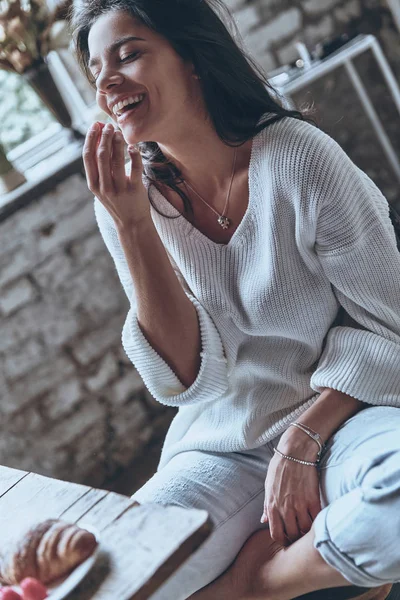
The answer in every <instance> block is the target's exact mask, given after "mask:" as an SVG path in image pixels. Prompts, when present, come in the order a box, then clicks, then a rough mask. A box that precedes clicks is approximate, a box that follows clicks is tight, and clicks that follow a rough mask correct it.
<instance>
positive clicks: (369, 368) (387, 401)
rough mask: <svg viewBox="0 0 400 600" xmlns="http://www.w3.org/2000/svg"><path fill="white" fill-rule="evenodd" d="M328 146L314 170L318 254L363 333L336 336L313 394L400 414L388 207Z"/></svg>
mask: <svg viewBox="0 0 400 600" xmlns="http://www.w3.org/2000/svg"><path fill="white" fill-rule="evenodd" d="M326 138H327V139H326ZM326 138H325V143H324V145H323V147H320V148H319V150H318V156H319V160H318V166H316V167H315V168H316V174H315V175H316V179H315V181H316V182H317V185H318V188H319V207H318V217H317V222H316V245H315V250H316V252H317V255H318V258H319V262H320V264H321V265H322V268H323V271H324V273H325V275H326V277H327V278H328V279H329V281H330V283H331V285H332V289H333V292H334V294H335V295H336V298H337V300H338V301H339V303H340V304H341V305H342V306H343V308H344V309H345V310H346V312H347V313H348V314H349V315H350V316H351V317H352V318H353V319H354V320H355V321H356V322H357V323H358V324H359V325H360V326H361V328H360V329H358V328H357V329H356V328H352V327H345V326H338V327H332V328H331V329H330V330H329V332H328V335H327V337H326V340H325V347H324V350H323V353H322V355H321V357H320V360H319V363H318V365H317V369H316V370H315V372H314V373H313V376H312V378H311V387H312V388H313V389H314V390H315V391H319V392H320V391H322V390H323V389H324V388H333V389H336V390H339V391H341V392H344V393H346V394H349V395H350V396H353V397H354V398H357V399H358V400H361V401H363V402H366V403H369V404H373V405H391V406H399V407H400V252H399V251H398V249H397V246H396V237H395V232H394V228H393V225H392V223H391V221H390V217H389V206H388V203H387V201H386V199H385V197H384V196H383V195H382V193H381V192H380V191H379V189H378V188H377V186H376V185H375V184H374V183H373V182H372V180H371V179H370V178H369V177H368V176H367V175H366V174H365V173H364V172H363V171H361V170H360V169H358V168H357V167H356V166H355V165H354V163H353V162H352V161H351V160H350V158H349V157H348V156H347V155H346V154H345V152H344V151H343V150H342V149H341V148H340V146H339V145H338V144H336V142H334V141H333V140H332V139H331V138H328V136H326Z"/></svg>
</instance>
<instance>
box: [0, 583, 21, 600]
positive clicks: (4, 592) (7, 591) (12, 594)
mask: <svg viewBox="0 0 400 600" xmlns="http://www.w3.org/2000/svg"><path fill="white" fill-rule="evenodd" d="M0 600H22V597H21V596H20V595H19V594H18V592H16V591H15V590H13V589H12V588H11V587H8V586H6V587H2V588H0Z"/></svg>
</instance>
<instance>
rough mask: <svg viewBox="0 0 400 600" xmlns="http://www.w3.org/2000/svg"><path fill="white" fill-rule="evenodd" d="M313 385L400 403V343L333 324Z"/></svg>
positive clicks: (369, 400) (380, 402)
mask: <svg viewBox="0 0 400 600" xmlns="http://www.w3.org/2000/svg"><path fill="white" fill-rule="evenodd" d="M311 387H312V388H313V389H314V390H315V391H317V392H322V390H323V389H324V388H332V389H335V390H338V391H340V392H343V393H344V394H348V395H349V396H353V397H354V398H357V399H358V400H361V401H363V402H367V403H369V404H375V405H390V406H400V345H398V344H396V343H395V342H392V341H390V340H387V339H385V338H383V337H382V336H380V335H377V334H375V333H372V332H371V331H363V330H359V329H353V328H351V327H334V328H333V329H332V330H331V331H330V333H329V334H328V338H327V342H326V346H325V349H324V352H323V353H322V356H321V359H320V361H319V365H318V368H317V369H316V371H315V372H314V374H313V376H312V378H311Z"/></svg>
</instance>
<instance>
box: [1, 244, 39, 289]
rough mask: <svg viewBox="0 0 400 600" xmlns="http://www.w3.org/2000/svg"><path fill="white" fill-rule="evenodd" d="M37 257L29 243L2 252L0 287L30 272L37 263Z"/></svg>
mask: <svg viewBox="0 0 400 600" xmlns="http://www.w3.org/2000/svg"><path fill="white" fill-rule="evenodd" d="M0 239H1V237H0ZM35 259H36V257H35V251H34V248H32V247H31V246H29V245H28V246H25V247H21V248H18V249H15V250H13V251H12V252H9V253H4V254H2V255H1V256H0V287H2V286H3V285H6V284H7V283H10V282H11V281H12V280H13V279H17V277H20V276H21V275H26V274H27V273H28V272H30V270H31V268H32V266H33V265H34V264H35Z"/></svg>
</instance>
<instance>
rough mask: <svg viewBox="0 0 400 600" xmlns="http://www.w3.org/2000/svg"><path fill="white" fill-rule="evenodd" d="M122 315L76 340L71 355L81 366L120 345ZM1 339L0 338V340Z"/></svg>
mask: <svg viewBox="0 0 400 600" xmlns="http://www.w3.org/2000/svg"><path fill="white" fill-rule="evenodd" d="M124 321H125V316H124V315H119V316H118V317H115V318H113V319H111V320H109V321H108V322H107V323H105V324H103V326H102V327H101V328H99V329H96V330H95V331H92V332H91V333H90V334H88V335H86V336H85V337H82V338H80V339H79V340H77V341H76V342H75V343H74V345H73V347H72V351H73V355H74V357H75V359H76V360H77V361H78V362H80V364H81V365H88V364H89V363H91V362H92V361H94V360H96V359H97V358H99V357H101V356H102V355H103V354H104V353H105V351H106V350H108V349H109V348H110V346H113V345H114V344H115V345H117V344H118V345H120V344H122V342H121V333H122V327H123V324H124ZM0 339H1V338H0Z"/></svg>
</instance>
